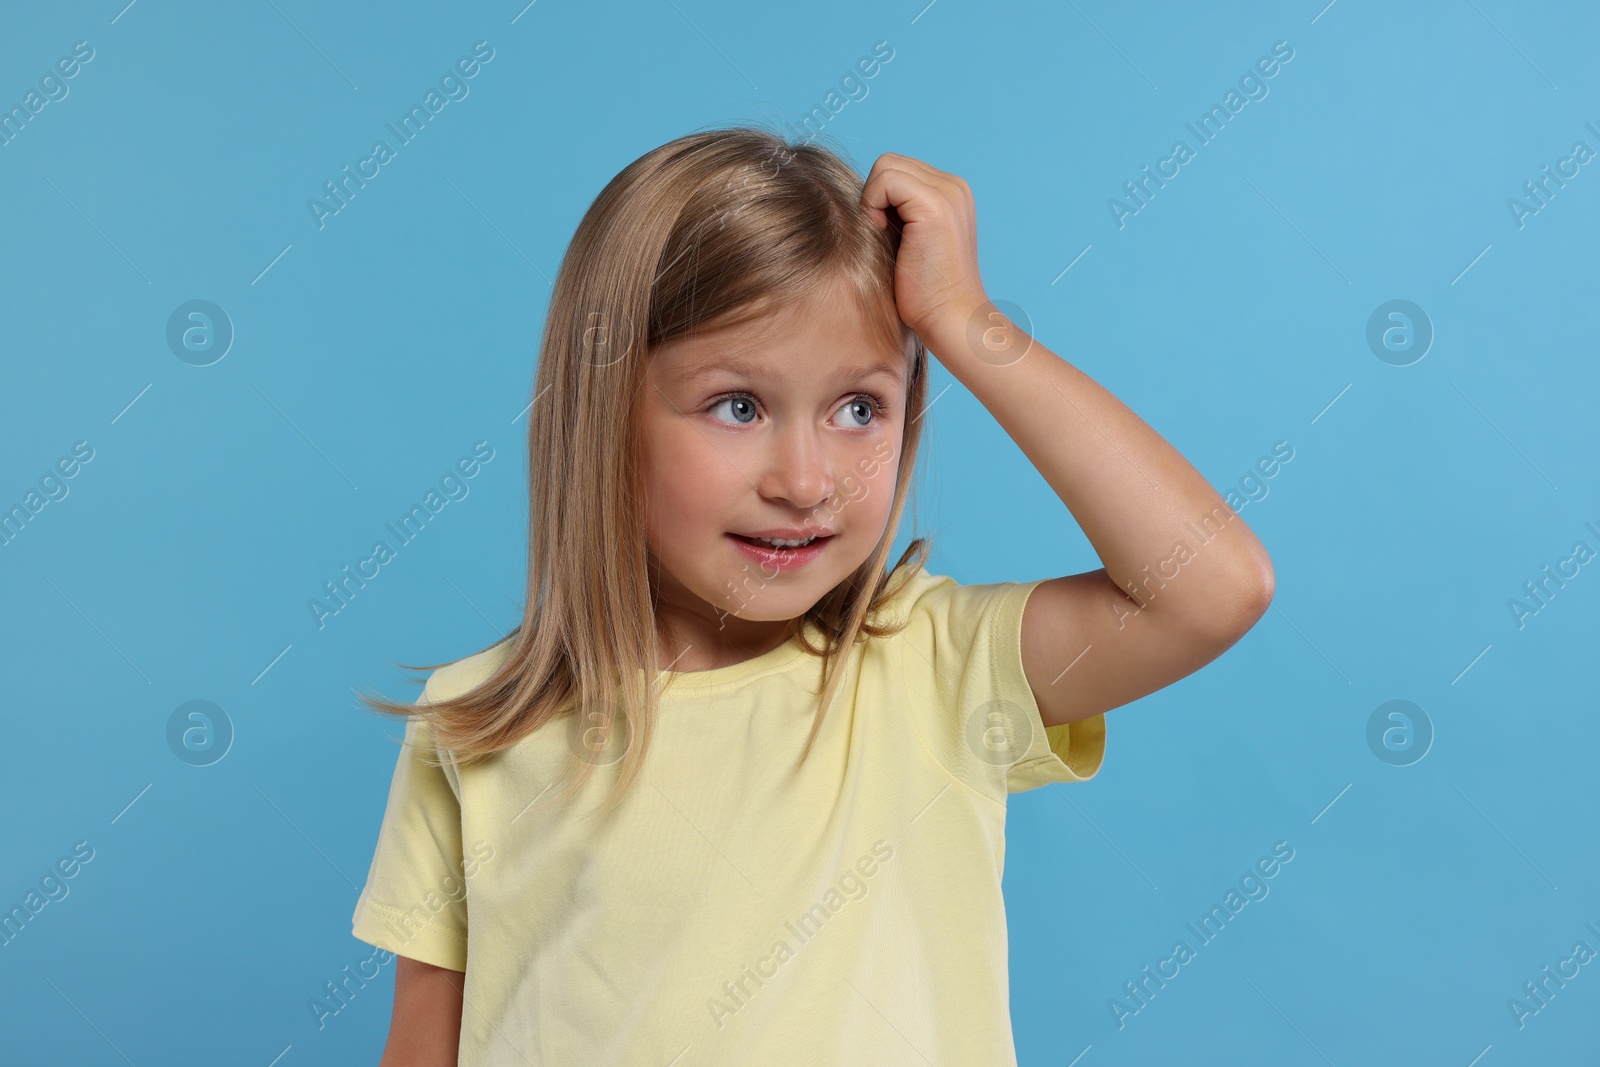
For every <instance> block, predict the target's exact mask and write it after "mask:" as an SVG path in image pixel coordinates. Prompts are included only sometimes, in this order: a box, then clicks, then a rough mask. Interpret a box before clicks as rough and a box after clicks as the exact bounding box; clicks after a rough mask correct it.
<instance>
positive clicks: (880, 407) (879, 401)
mask: <svg viewBox="0 0 1600 1067" xmlns="http://www.w3.org/2000/svg"><path fill="white" fill-rule="evenodd" d="M739 396H747V397H749V398H750V399H751V400H755V399H756V396H755V394H754V393H748V392H745V391H743V390H735V391H733V392H731V393H723V394H722V395H721V396H718V397H716V398H715V399H713V400H712V401H711V403H709V404H707V405H706V410H707V411H710V410H712V409H713V408H715V407H716V406H717V405H718V404H721V403H722V402H723V401H725V400H732V399H733V398H734V397H739ZM862 397H866V398H867V399H868V400H869V401H871V402H872V413H873V415H875V416H877V418H883V417H884V416H885V415H887V414H889V402H888V401H887V400H885V399H884V398H883V397H881V396H879V395H878V394H877V393H866V392H863V393H857V394H856V395H855V396H853V397H851V398H850V399H851V400H852V401H855V400H860V399H861V398H862ZM757 403H758V405H759V401H758V402H757ZM835 410H837V409H835ZM746 425H748V423H747V424H746ZM866 428H867V427H865V426H857V427H855V429H858V430H865V429H866Z"/></svg>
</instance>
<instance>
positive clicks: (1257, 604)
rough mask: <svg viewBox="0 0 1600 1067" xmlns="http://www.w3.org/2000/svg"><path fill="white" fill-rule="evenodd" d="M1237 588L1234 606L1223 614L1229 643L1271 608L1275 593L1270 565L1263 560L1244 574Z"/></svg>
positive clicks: (1259, 619) (1240, 635) (1274, 579)
mask: <svg viewBox="0 0 1600 1067" xmlns="http://www.w3.org/2000/svg"><path fill="white" fill-rule="evenodd" d="M1237 588H1238V591H1239V592H1238V599H1237V603H1236V606H1235V607H1234V608H1233V610H1232V611H1229V612H1227V613H1225V614H1224V620H1223V621H1224V622H1225V623H1226V624H1227V625H1226V636H1227V637H1228V638H1230V643H1231V642H1232V641H1237V640H1238V639H1239V638H1241V637H1243V636H1244V635H1245V634H1246V633H1249V632H1250V630H1251V629H1252V628H1253V627H1254V626H1255V624H1256V623H1258V622H1260V621H1261V617H1262V616H1263V615H1265V614H1266V613H1267V609H1268V608H1269V607H1271V606H1272V597H1273V594H1274V593H1276V591H1277V579H1276V577H1275V575H1274V574H1273V570H1272V563H1271V562H1270V561H1265V560H1264V561H1263V562H1262V563H1261V565H1260V566H1258V567H1255V568H1253V569H1252V570H1250V571H1247V572H1245V574H1244V576H1243V577H1241V578H1240V580H1239V582H1238V585H1237Z"/></svg>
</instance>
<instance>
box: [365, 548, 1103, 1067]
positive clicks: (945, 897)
mask: <svg viewBox="0 0 1600 1067" xmlns="http://www.w3.org/2000/svg"><path fill="white" fill-rule="evenodd" d="M1039 581H1043V579H1040V580H1039ZM1039 581H1032V582H1022V583H1016V582H1001V583H995V584H990V585H958V584H957V583H956V582H955V581H954V580H953V579H951V578H948V577H944V576H931V575H929V574H928V573H927V571H926V570H919V571H918V573H917V575H916V577H915V579H914V580H913V581H912V582H911V583H910V584H909V585H908V586H907V588H906V589H905V590H903V591H902V592H901V593H900V594H899V596H897V597H896V598H894V599H892V600H891V601H889V602H888V603H887V604H886V605H885V608H886V610H887V611H888V612H889V613H890V614H888V615H885V616H881V617H883V618H896V619H898V618H902V617H907V615H909V620H910V625H909V626H908V627H907V628H906V629H905V630H904V631H903V632H902V633H900V634H898V635H896V636H894V637H887V638H868V639H867V640H866V641H865V642H863V643H861V644H858V645H857V646H856V648H855V649H854V650H852V653H851V657H850V662H849V667H848V670H849V673H848V676H847V677H846V678H845V679H843V680H842V681H841V685H842V687H843V688H842V692H841V693H840V695H839V697H838V698H837V700H836V702H835V703H834V705H833V707H832V708H831V709H830V710H829V712H828V714H827V716H826V717H825V718H824V720H823V725H822V729H821V731H820V733H819V735H818V737H817V741H816V744H815V746H814V747H813V750H812V752H811V755H810V756H809V757H808V759H807V760H806V762H805V764H804V766H803V767H801V768H800V769H799V770H798V771H796V770H795V769H794V764H795V761H796V759H797V757H798V755H799V753H800V750H801V747H802V746H803V745H804V744H805V739H806V736H807V734H808V732H809V731H810V729H811V724H812V719H813V716H814V714H815V711H816V691H817V686H818V684H819V678H820V673H819V663H820V661H819V660H818V659H817V658H816V657H814V656H812V655H809V654H807V653H806V652H805V651H804V650H803V649H802V648H801V647H800V646H799V643H798V641H791V642H789V643H788V644H785V645H782V646H780V647H778V648H776V649H773V650H772V651H770V652H768V653H766V654H764V655H761V656H757V657H755V658H753V659H750V660H746V661H745V662H743V663H737V664H733V665H731V666H728V667H722V668H718V669H716V670H710V671H696V672H690V673H685V674H679V673H673V674H671V679H670V684H668V685H667V686H666V687H665V688H664V690H663V692H662V697H661V714H660V718H659V720H658V724H657V730H656V732H655V735H654V737H653V738H652V739H651V747H650V750H649V753H648V756H647V759H646V763H645V765H644V767H643V769H642V775H641V777H640V778H639V779H637V780H636V781H635V783H634V785H633V787H632V789H631V790H630V791H629V792H628V793H627V794H626V798H625V799H624V801H623V803H622V804H621V806H620V807H619V808H618V809H616V811H615V812H614V813H612V814H611V815H610V816H607V817H593V818H572V817H564V816H566V815H567V813H570V812H572V811H574V810H576V811H579V812H581V813H582V814H583V815H585V816H588V815H589V814H590V813H592V812H594V811H595V810H596V806H597V804H598V802H599V800H600V799H601V798H602V797H603V796H604V794H605V791H606V789H607V788H608V787H609V786H610V784H611V782H612V781H613V780H614V777H615V773H616V771H617V770H618V768H619V767H620V762H617V763H612V764H610V765H609V766H600V767H597V769H596V773H595V774H594V775H593V776H592V777H591V778H590V780H589V782H588V783H587V784H586V785H585V787H584V789H583V790H581V791H580V792H579V793H578V794H577V797H576V800H577V802H578V807H577V808H576V809H574V808H573V807H571V806H568V807H566V808H563V809H559V810H558V809H555V808H553V807H552V806H551V805H550V804H548V803H546V804H541V805H538V806H535V807H530V805H531V804H532V802H533V801H534V800H535V799H536V798H539V797H540V796H541V794H542V793H543V792H544V791H545V790H546V789H547V788H550V789H551V795H552V796H554V795H555V791H556V789H558V788H559V784H564V783H559V784H558V785H556V786H555V787H552V783H553V782H555V781H556V779H557V777H558V776H559V775H560V773H561V771H562V767H563V763H564V761H565V759H566V756H567V752H568V745H569V743H571V739H572V738H573V737H574V736H575V735H574V733H573V731H572V729H571V726H572V724H573V723H574V721H575V720H574V718H573V717H572V716H570V715H568V716H563V717H561V718H559V719H556V720H553V721H552V722H551V723H549V724H547V725H546V726H545V727H544V728H541V729H540V730H537V731H535V732H534V733H533V734H531V735H529V736H528V737H526V738H524V739H523V740H522V741H520V742H519V743H518V744H516V745H514V746H512V747H510V748H508V749H504V750H502V751H500V752H498V753H496V754H495V755H494V756H492V757H491V758H490V759H489V760H487V761H485V762H482V763H478V764H476V765H472V766H467V767H461V766H459V765H457V764H456V763H455V762H454V761H453V760H452V761H450V762H449V763H447V764H446V766H445V767H443V768H431V767H428V766H426V765H425V764H423V763H422V762H421V760H420V759H418V758H416V756H415V755H414V754H413V752H412V750H411V748H410V747H409V746H411V745H416V746H420V747H422V748H423V749H425V750H427V751H429V752H430V753H431V752H433V751H434V746H433V743H432V740H431V731H430V730H429V729H428V728H427V726H426V724H425V723H423V722H421V720H418V719H412V720H410V721H409V724H408V726H407V729H406V739H407V742H408V747H407V748H405V749H402V752H401V755H400V757H399V760H398V762H397V765H396V767H395V774H394V780H393V784H392V786H391V788H390V792H389V801H388V807H387V809H386V811H385V813H384V818H383V826H382V829H381V831H380V833H379V837H378V844H377V849H376V852H375V854H374V856H373V859H372V867H371V870H370V871H369V872H368V875H367V884H366V887H365V889H363V890H362V893H361V897H360V899H359V900H358V901H357V903H356V909H355V914H354V916H353V919H352V922H353V926H354V933H355V936H356V937H358V938H360V939H361V940H363V941H366V942H368V943H370V944H372V945H375V946H377V947H379V948H382V949H387V950H389V951H391V952H396V953H399V954H401V955H404V956H409V957H412V958H414V959H418V960H423V961H425V962H427V963H432V964H435V965H437V966H440V967H449V968H452V969H454V970H458V971H465V972H466V976H465V1004H464V1007H463V1011H462V1022H461V1054H460V1060H459V1062H460V1063H462V1064H467V1065H473V1067H476V1065H480V1064H508V1065H516V1067H569V1065H579V1064H581V1065H583V1067H607V1065H613V1064H615V1065H629V1067H632V1065H649V1067H665V1065H667V1064H671V1065H673V1067H709V1065H723V1064H726V1065H739V1067H745V1065H749V1064H761V1065H762V1067H785V1065H789V1064H794V1065H804V1067H817V1065H824V1064H826V1065H832V1064H850V1065H857V1064H872V1065H873V1067H894V1065H899V1064H905V1065H908V1067H911V1065H915V1067H928V1065H929V1064H934V1065H938V1067H944V1065H950V1067H974V1065H982V1067H1005V1065H1014V1064H1015V1063H1016V1054H1015V1051H1014V1046H1013V1043H1012V1034H1011V1016H1010V1004H1009V982H1008V972H1007V945H1006V916H1005V905H1004V900H1003V897H1002V896H1001V890H1000V876H1001V869H1002V866H1003V863H1004V858H1005V833H1004V831H1005V816H1006V796H1007V794H1008V793H1015V792H1021V791H1023V790H1028V789H1034V788H1037V787H1038V786H1042V785H1046V784H1048V783H1050V782H1079V781H1084V780H1086V779H1088V778H1092V777H1093V776H1094V775H1095V774H1096V773H1097V772H1098V771H1099V769H1100V765H1101V761H1102V759H1103V758H1104V754H1105V716H1104V715H1096V716H1094V717H1093V718H1090V719H1085V720H1083V721H1081V722H1075V723H1070V724H1067V725H1064V726H1058V727H1051V728H1049V729H1046V728H1045V727H1044V725H1043V723H1042V721H1041V720H1040V718H1039V709H1038V705H1037V703H1036V702H1035V701H1034V699H1033V693H1032V690H1031V689H1030V688H1029V686H1028V681H1027V678H1026V676H1025V675H1024V674H1023V668H1022V653H1021V630H1022V609H1023V605H1024V604H1025V603H1026V601H1027V598H1028V595H1029V594H1030V593H1031V592H1032V591H1033V589H1034V588H1035V587H1036V586H1038V585H1039ZM508 647H509V646H508V644H507V643H502V644H500V645H497V646H495V647H494V648H492V649H489V650H487V651H485V652H482V653H479V654H477V655H475V656H470V657H468V658H466V659H463V660H460V661H458V662H456V663H453V664H451V665H449V666H447V667H444V668H441V669H439V670H437V671H435V672H434V673H433V675H432V676H431V677H430V678H429V680H428V683H427V686H426V687H425V689H424V691H423V694H422V697H421V700H422V701H427V700H430V699H436V698H440V697H444V696H447V695H450V694H452V693H457V692H462V691H465V690H466V689H467V688H468V687H471V686H473V685H475V684H477V683H479V682H481V681H483V680H484V679H485V678H487V677H488V674H489V672H490V670H491V668H492V667H493V666H494V665H495V664H496V663H498V662H499V661H500V659H501V658H502V657H503V656H504V655H505V652H506V650H507V648H508ZM617 755H618V756H619V757H620V751H619V752H618V753H617ZM600 758H601V760H605V759H608V758H610V757H609V756H607V755H605V754H602V756H601V757H600ZM469 916H470V920H471V921H470V923H469V921H468V919H469Z"/></svg>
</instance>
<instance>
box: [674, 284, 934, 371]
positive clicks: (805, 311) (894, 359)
mask: <svg viewBox="0 0 1600 1067" xmlns="http://www.w3.org/2000/svg"><path fill="white" fill-rule="evenodd" d="M896 341H897V342H898V338H897V339H896ZM656 351H657V353H658V356H657V358H655V359H652V360H651V363H652V364H653V367H652V369H653V371H655V372H657V373H660V374H661V375H662V376H664V377H665V378H667V379H669V380H671V381H674V382H680V383H686V384H692V383H697V382H702V381H705V380H707V379H710V378H716V377H723V376H738V377H747V378H765V379H768V380H776V379H783V378H785V377H787V376H789V374H790V373H792V372H794V371H800V372H802V373H803V374H805V375H806V376H816V375H825V376H827V377H830V378H832V377H847V378H862V377H867V376H870V375H880V376H885V377H887V378H890V379H893V380H894V381H897V382H899V381H903V380H904V378H905V374H906V371H907V369H908V366H909V354H908V352H907V351H906V349H905V348H904V347H902V345H901V344H899V343H893V344H891V343H888V342H887V339H886V338H885V336H884V332H883V327H882V326H881V325H880V324H879V323H877V322H874V321H872V320H871V319H870V318H869V317H868V316H867V315H866V313H865V312H864V311H863V310H862V309H861V308H860V306H859V305H858V304H857V303H856V302H855V301H854V300H851V299H849V298H848V297H845V296H843V295H842V294H838V293H834V294H828V295H827V296H825V297H823V298H820V299H813V300H810V301H805V302H799V303H793V304H788V305H784V306H783V307H781V308H779V309H777V310H776V311H773V312H768V313H766V314H761V315H758V316H756V317H755V318H752V319H749V320H747V321H744V322H741V323H738V324H736V325H733V326H727V327H722V328H713V329H709V330H706V331H703V332H701V333H698V334H693V335H690V336H687V337H681V338H677V339H676V340H674V341H672V342H671V343H669V344H667V345H663V346H661V347H660V348H659V349H657V350H656Z"/></svg>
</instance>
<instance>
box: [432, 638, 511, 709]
mask: <svg viewBox="0 0 1600 1067" xmlns="http://www.w3.org/2000/svg"><path fill="white" fill-rule="evenodd" d="M511 641H512V639H511V638H510V637H507V638H505V639H504V640H502V641H500V642H499V643H498V644H495V645H491V646H490V647H488V648H486V649H484V650H483V651H482V652H475V653H473V654H472V655H470V656H467V657H465V658H464V659H458V660H456V661H454V662H453V663H447V664H445V665H444V666H443V667H440V668H438V669H437V670H435V671H434V672H433V673H432V674H430V675H429V676H428V682H427V684H426V685H425V686H423V689H422V700H423V702H424V703H435V702H437V701H441V700H454V699H455V698H457V697H459V696H461V695H463V694H465V693H468V692H471V691H472V690H473V689H476V688H477V687H478V686H480V685H482V684H483V683H484V682H486V681H488V680H489V678H490V677H491V676H492V675H493V674H494V672H495V671H496V670H498V669H499V667H500V665H501V664H502V663H504V662H505V659H506V656H507V655H509V654H510V652H511Z"/></svg>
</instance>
